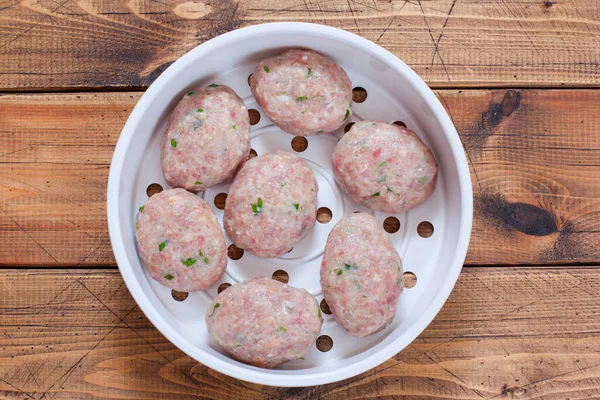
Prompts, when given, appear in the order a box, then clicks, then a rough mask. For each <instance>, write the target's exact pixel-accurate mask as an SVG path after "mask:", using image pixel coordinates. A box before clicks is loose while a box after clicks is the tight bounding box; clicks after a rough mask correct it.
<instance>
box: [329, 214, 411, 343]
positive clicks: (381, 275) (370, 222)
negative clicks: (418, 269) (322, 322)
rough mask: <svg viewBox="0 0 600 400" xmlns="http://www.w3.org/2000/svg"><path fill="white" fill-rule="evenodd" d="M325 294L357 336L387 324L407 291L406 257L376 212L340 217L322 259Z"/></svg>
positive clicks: (337, 315)
mask: <svg viewBox="0 0 600 400" xmlns="http://www.w3.org/2000/svg"><path fill="white" fill-rule="evenodd" d="M321 287H322V288H323V296H324V297H325V300H326V301H327V304H328V305H329V308H330V309H331V312H332V313H333V316H334V317H335V319H336V321H337V322H338V324H340V325H341V326H342V327H343V328H344V329H346V330H347V331H348V333H350V334H351V335H352V336H367V335H370V334H372V333H375V332H377V331H380V330H381V329H383V328H385V327H386V326H387V325H388V324H389V323H390V322H392V319H393V318H394V316H395V315H396V309H397V307H398V297H399V296H400V293H401V292H402V287H403V275H402V261H401V260H400V257H399V256H398V253H396V250H395V249H394V247H393V246H392V243H391V242H390V239H389V238H388V237H387V234H386V233H385V232H384V231H383V229H381V228H380V227H379V225H378V224H377V221H376V220H375V218H373V217H372V216H370V215H368V214H365V213H356V214H350V215H347V216H345V217H344V218H342V219H341V221H340V222H338V223H337V224H336V225H335V226H334V227H333V229H332V230H331V234H330V235H329V238H328V239H327V244H326V245H325V253H324V255H323V262H322V264H321Z"/></svg>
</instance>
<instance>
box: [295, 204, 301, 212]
mask: <svg viewBox="0 0 600 400" xmlns="http://www.w3.org/2000/svg"><path fill="white" fill-rule="evenodd" d="M299 206H300V204H298V203H295V204H294V208H295V209H296V211H298V207H299Z"/></svg>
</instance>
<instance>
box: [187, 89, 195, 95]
mask: <svg viewBox="0 0 600 400" xmlns="http://www.w3.org/2000/svg"><path fill="white" fill-rule="evenodd" d="M194 93H195V92H194V91H193V90H192V91H189V92H188V93H187V95H188V96H191V95H193V94H194Z"/></svg>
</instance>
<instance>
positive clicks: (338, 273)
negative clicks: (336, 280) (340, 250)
mask: <svg viewBox="0 0 600 400" xmlns="http://www.w3.org/2000/svg"><path fill="white" fill-rule="evenodd" d="M333 272H335V274H336V275H341V274H343V273H344V271H342V270H341V269H339V268H336V269H334V270H333Z"/></svg>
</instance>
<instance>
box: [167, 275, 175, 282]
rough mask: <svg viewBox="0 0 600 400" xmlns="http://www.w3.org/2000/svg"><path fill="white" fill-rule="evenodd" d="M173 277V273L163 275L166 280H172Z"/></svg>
mask: <svg viewBox="0 0 600 400" xmlns="http://www.w3.org/2000/svg"><path fill="white" fill-rule="evenodd" d="M173 278H175V277H174V276H173V275H171V274H166V275H165V279H166V280H168V281H172V280H173Z"/></svg>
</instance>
